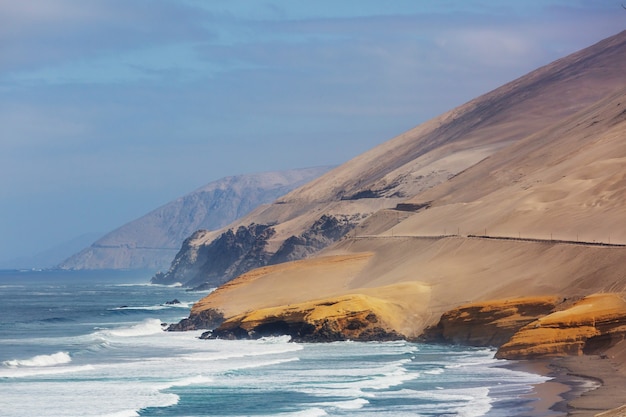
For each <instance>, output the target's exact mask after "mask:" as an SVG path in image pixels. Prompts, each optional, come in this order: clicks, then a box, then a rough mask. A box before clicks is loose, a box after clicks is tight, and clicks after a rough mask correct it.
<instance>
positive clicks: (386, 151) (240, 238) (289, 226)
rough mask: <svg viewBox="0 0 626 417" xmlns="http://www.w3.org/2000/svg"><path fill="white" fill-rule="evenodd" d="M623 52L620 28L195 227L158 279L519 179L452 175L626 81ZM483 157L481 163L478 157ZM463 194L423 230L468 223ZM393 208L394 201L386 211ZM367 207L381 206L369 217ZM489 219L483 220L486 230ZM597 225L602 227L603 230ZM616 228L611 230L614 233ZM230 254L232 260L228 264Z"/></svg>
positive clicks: (282, 249)
mask: <svg viewBox="0 0 626 417" xmlns="http://www.w3.org/2000/svg"><path fill="white" fill-rule="evenodd" d="M625 51H626V32H623V33H621V34H619V35H616V36H614V37H611V38H608V39H606V40H604V41H601V42H599V43H598V44H596V45H593V46H591V47H589V48H586V49H584V50H581V51H579V52H577V53H574V54H571V55H569V56H567V57H565V58H562V59H560V60H557V61H555V62H553V63H551V64H549V65H546V66H544V67H542V68H539V69H537V70H535V71H533V72H531V73H529V74H527V75H525V76H523V77H520V78H518V79H517V80H514V81H512V82H510V83H508V84H505V85H503V86H502V87H500V88H498V89H496V90H493V91H491V92H489V93H487V94H484V95H482V96H480V97H478V98H476V99H474V100H472V101H470V102H468V103H466V104H464V105H462V106H459V107H457V108H455V109H453V110H451V111H449V112H447V113H444V114H442V115H441V116H439V117H436V118H434V119H432V120H430V121H428V122H426V123H423V124H421V125H419V126H417V127H415V128H414V129H412V130H409V131H408V132H406V133H404V134H401V135H400V136H398V137H396V138H393V139H392V140H389V141H387V142H385V143H383V144H381V145H379V146H377V147H375V148H373V149H371V150H370V151H368V152H366V153H364V154H362V155H359V156H358V157H356V158H354V159H352V160H351V161H348V162H347V163H345V164H343V165H341V166H339V167H337V168H335V169H333V170H332V171H330V172H328V173H327V174H325V175H323V176H320V177H319V178H317V179H315V180H313V181H311V182H309V183H307V184H306V185H304V186H302V187H300V188H298V189H296V190H294V191H292V192H290V193H289V194H287V195H285V196H283V197H281V198H280V199H278V200H277V201H276V202H274V203H273V204H271V205H269V206H265V207H262V208H259V209H257V210H255V211H254V212H252V213H251V214H249V215H248V216H245V217H244V218H242V219H240V220H238V221H237V222H235V223H234V224H232V225H229V226H228V228H226V229H222V230H216V231H211V232H205V233H200V234H195V235H193V236H192V237H191V238H190V239H189V240H188V241H187V242H186V244H185V245H184V247H183V250H181V252H180V253H179V254H178V255H177V257H176V260H175V261H174V263H173V264H172V267H171V268H170V270H169V271H168V272H167V274H165V275H164V276H160V277H158V278H159V280H158V281H159V282H163V283H167V282H184V283H186V284H187V285H189V286H200V285H206V286H216V285H220V284H222V283H224V282H226V281H228V280H230V279H232V278H235V277H236V276H237V275H238V274H241V273H242V272H244V271H245V270H246V269H248V270H249V269H252V268H256V267H261V266H266V265H272V264H276V263H279V262H283V261H289V260H296V259H303V258H306V257H310V256H312V255H313V254H314V253H315V251H318V250H320V249H322V248H323V247H325V246H328V245H329V244H331V243H333V242H336V241H337V240H339V239H341V237H342V236H345V235H346V234H347V233H349V234H350V236H357V235H360V234H364V233H368V234H374V233H379V232H382V231H385V230H389V228H390V227H392V226H394V225H395V224H397V223H398V222H400V221H402V220H403V219H404V218H406V217H407V216H409V215H411V214H413V213H415V212H418V211H420V210H425V209H428V208H429V207H430V206H431V205H433V204H435V203H433V202H432V201H431V200H435V202H436V204H440V203H439V200H438V199H437V197H438V196H439V194H437V192H436V191H435V190H442V189H445V187H464V188H463V190H464V192H466V193H471V192H474V191H477V190H480V189H481V188H482V187H484V186H487V185H489V184H492V183H493V182H494V181H496V182H497V181H506V180H508V179H509V178H515V177H516V176H519V175H521V174H522V173H523V168H519V170H520V172H515V171H512V170H510V169H509V168H508V167H507V166H506V165H505V164H504V165H501V166H495V167H493V169H498V170H499V171H500V175H499V177H487V178H486V179H485V181H487V180H488V181H489V182H488V183H487V182H485V183H483V182H481V181H483V180H479V179H475V180H473V182H471V183H461V182H460V179H459V180H454V179H455V177H457V176H460V174H462V173H464V172H465V171H466V170H469V169H470V168H471V167H473V166H475V165H477V164H478V165H480V166H485V167H486V166H489V165H488V163H487V162H488V161H489V160H490V158H492V156H493V155H495V154H497V153H498V152H500V151H503V150H505V149H511V151H510V152H514V151H513V150H515V149H516V148H515V145H516V144H517V143H520V144H523V143H525V141H527V140H528V139H527V138H528V137H529V136H532V135H535V134H540V132H542V130H543V129H546V128H548V127H550V126H552V125H553V124H555V123H556V122H559V121H561V120H565V119H567V118H568V117H573V115H575V114H576V113H577V112H579V111H581V110H583V109H585V108H587V107H588V106H590V105H591V104H593V103H594V102H596V101H597V100H600V99H602V98H603V97H606V96H607V95H608V94H611V93H614V92H616V91H620V90H621V89H622V88H623V87H626V77H624V70H623V69H624V67H625V65H626V58H625V57H626V53H625ZM470 81H471V80H470ZM593 123H595V122H593ZM520 146H522V145H520ZM534 146H537V145H534ZM565 151H567V152H569V150H567V149H564V150H563V152H565ZM555 152H556V151H555ZM512 155H514V154H512ZM481 161H486V163H484V164H482V165H481V164H480V162H481ZM463 178H467V177H466V176H463ZM440 184H442V186H441V187H438V186H439V185H440ZM527 186H530V184H528V185H527ZM442 187H443V188H442ZM431 188H432V190H433V194H432V197H428V198H426V197H424V196H429V195H430V194H429V192H428V190H429V189H431ZM550 192H553V193H558V190H557V189H554V190H550ZM459 195H461V194H459ZM414 196H419V197H415V198H412V197H414ZM446 198H451V197H446ZM536 198H537V199H538V201H540V200H541V199H549V198H552V197H551V196H549V195H548V191H546V195H545V196H543V197H541V196H537V197H536ZM462 201H463V200H462V198H460V199H459V200H458V202H459V206H456V208H455V209H456V210H458V212H457V213H456V217H458V218H459V221H458V222H457V221H456V220H455V221H454V222H450V221H444V220H440V219H438V218H433V219H432V223H424V224H423V225H422V227H423V228H424V231H427V232H428V233H427V234H431V235H432V234H447V233H453V232H457V230H458V229H459V228H463V231H467V230H468V227H469V224H470V223H469V219H468V220H467V221H466V220H465V219H463V220H464V221H463V222H461V221H460V219H461V218H462V214H464V213H470V211H469V210H470V209H472V207H470V206H468V207H463V206H462V205H460V203H461V202H462ZM393 208H397V209H398V210H395V211H389V210H387V211H385V210H383V209H393ZM430 212H431V213H438V212H439V210H437V211H434V210H433V211H430ZM373 213H378V215H377V216H375V217H373V218H370V217H371V215H372V214H373ZM472 213H473V212H472ZM475 215H476V216H478V215H479V213H475ZM520 222H521V221H520ZM491 224H492V222H486V223H484V224H483V229H484V228H485V227H489V226H490V225H491ZM258 225H265V226H267V230H264V231H263V232H262V233H260V234H255V233H256V231H257V230H258ZM521 225H522V223H520V226H521ZM525 226H526V229H520V230H519V232H520V233H521V232H524V231H526V230H528V232H529V233H530V232H531V231H532V233H533V236H535V235H537V234H538V233H540V231H539V230H538V228H534V227H533V226H532V225H530V224H529V225H525ZM480 227H481V224H480V223H477V222H473V223H472V228H471V229H470V230H471V232H472V233H474V232H478V229H479V228H480ZM580 227H581V229H580V230H581V232H582V231H583V229H582V226H580ZM607 227H608V226H607ZM515 232H518V230H515ZM553 232H555V233H556V232H557V230H556V229H555V230H553ZM586 232H587V230H586V229H585V233H586ZM541 233H545V232H544V231H543V230H542V231H541ZM547 233H550V232H549V231H548V232H547ZM603 233H604V234H605V235H606V231H603ZM251 236H255V237H254V244H249V242H250V241H251ZM613 236H614V238H616V232H614V233H613ZM569 237H571V233H569V234H568V238H569ZM226 259H228V260H229V262H230V264H228V265H225V264H224V263H225V260H226Z"/></svg>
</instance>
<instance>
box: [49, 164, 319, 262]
mask: <svg viewBox="0 0 626 417" xmlns="http://www.w3.org/2000/svg"><path fill="white" fill-rule="evenodd" d="M329 169H330V167H318V168H307V169H299V170H291V171H282V172H266V173H259V174H249V175H239V176H234V177H226V178H222V179H220V180H218V181H214V182H211V183H209V184H207V185H205V186H204V187H201V188H199V189H197V190H195V191H193V192H191V193H189V194H187V195H184V196H182V197H180V198H178V199H176V200H174V201H172V202H170V203H167V204H165V205H164V206H162V207H159V208H158V209H156V210H154V211H152V212H150V213H148V214H146V215H145V216H142V217H140V218H139V219H137V220H134V221H131V222H130V223H127V224H125V225H123V226H121V227H120V228H118V229H116V230H114V231H112V232H110V233H108V234H106V235H105V236H104V237H102V238H100V239H99V240H97V241H96V242H94V243H93V244H92V245H91V246H89V247H87V248H85V249H83V250H82V251H80V252H78V253H76V254H75V255H73V256H71V257H70V258H68V259H66V260H65V261H63V262H62V263H61V264H60V265H59V267H60V268H63V269H118V268H123V269H128V268H130V269H152V270H158V269H166V268H167V267H168V266H169V265H170V263H171V261H172V259H173V258H174V256H175V255H176V254H177V252H178V251H179V250H180V248H181V244H182V243H183V241H184V240H185V239H186V238H188V237H189V236H190V235H192V234H193V233H194V232H195V231H197V230H200V229H207V230H215V229H219V228H222V227H224V226H226V225H228V224H229V223H231V222H232V221H234V220H236V219H238V218H240V217H242V216H244V215H246V214H248V213H249V212H250V211H252V210H253V209H255V208H257V207H258V206H260V205H262V204H267V203H271V202H272V201H274V200H276V199H277V198H278V197H280V196H282V195H284V194H286V193H287V192H289V191H291V190H293V189H294V188H296V187H298V186H300V185H302V184H304V183H306V182H308V181H310V180H312V179H314V178H315V177H317V176H319V175H322V174H323V173H324V172H326V171H328V170H329Z"/></svg>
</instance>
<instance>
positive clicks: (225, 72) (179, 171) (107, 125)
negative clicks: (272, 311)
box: [0, 0, 626, 263]
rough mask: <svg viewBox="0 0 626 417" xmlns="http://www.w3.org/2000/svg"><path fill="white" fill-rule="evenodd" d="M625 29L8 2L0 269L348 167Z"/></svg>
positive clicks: (1, 82)
mask: <svg viewBox="0 0 626 417" xmlns="http://www.w3.org/2000/svg"><path fill="white" fill-rule="evenodd" d="M625 27H626V11H624V10H623V9H622V7H621V3H620V2H619V1H613V0H572V1H557V0H542V1H538V0H535V1H523V2H521V1H503V0H468V1H462V2H459V1H445V0H439V1H413V0H396V1H389V2H381V1H378V0H342V1H329V0H317V1H304V0H302V1H298V0H278V1H272V0H267V1H263V0H259V1H246V0H239V1H237V0H234V1H233V0H228V1H221V0H211V1H200V0H90V1H85V0H41V1H37V2H17V1H14V0H0V263H2V261H6V260H8V259H12V258H14V257H18V256H25V255H29V254H34V253H37V252H39V251H41V250H44V249H46V248H48V247H51V246H53V245H55V244H57V243H59V242H62V241H66V240H69V239H72V238H74V237H76V236H78V235H81V234H84V233H88V232H107V231H110V230H112V229H114V228H116V227H118V226H121V225H122V224H124V223H126V222H128V221H131V220H133V219H135V218H137V217H139V216H141V215H143V214H145V213H147V212H148V211H150V210H152V209H154V208H156V207H158V206H160V205H162V204H164V203H166V202H168V201H170V200H172V199H174V198H176V197H178V196H181V195H183V194H186V193H188V192H190V191H192V190H194V189H195V188H197V187H200V186H202V185H204V184H206V183H208V182H210V181H213V180H216V179H218V178H221V177H223V176H228V175H236V174H242V173H251V172H261V171H270V170H283V169H291V168H301V167H308V166H317V165H328V164H340V163H342V162H344V161H346V160H348V159H350V158H352V157H354V156H356V155H358V154H360V153H361V152H363V151H365V150H367V149H370V148H372V147H373V146H375V145H377V144H379V143H381V142H384V141H385V140H387V139H390V138H392V137H393V136H395V135H397V134H400V133H402V132H403V131H405V130H408V129H409V128H411V127H413V126H415V125H418V124H419V123H421V122H423V121H425V120H427V119H429V118H431V117H434V116H436V115H438V114H440V113H442V112H444V111H446V110H449V109H451V108H452V107H454V106H457V105H460V104H462V103H464V102H465V101H467V100H470V99H472V98H474V97H476V96H477V95H480V94H482V93H485V92H487V91H489V90H491V89H493V88H496V87H498V86H500V85H501V84H503V83H505V82H507V81H510V80H512V79H514V78H516V77H518V76H521V75H523V74H525V73H527V72H528V71H530V70H532V69H535V68H537V67H539V66H541V65H544V64H547V63H549V62H551V61H553V60H554V59H557V58H559V57H562V56H565V55H567V54H569V53H571V52H574V51H576V50H578V49H581V48H583V47H585V46H588V45H591V44H593V43H595V42H597V41H599V40H601V39H603V38H605V37H608V36H611V35H613V34H616V33H618V32H619V31H621V30H623V29H624V28H625ZM5 263H6V262H5Z"/></svg>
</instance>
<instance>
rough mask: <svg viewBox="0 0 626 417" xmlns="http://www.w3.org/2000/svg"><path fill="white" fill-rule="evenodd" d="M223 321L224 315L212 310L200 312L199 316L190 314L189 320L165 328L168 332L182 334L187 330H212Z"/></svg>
mask: <svg viewBox="0 0 626 417" xmlns="http://www.w3.org/2000/svg"><path fill="white" fill-rule="evenodd" d="M223 321H224V315H223V314H222V313H221V312H220V311H218V310H214V309H207V310H203V311H201V312H200V313H199V314H192V315H190V316H189V318H186V319H182V320H181V321H180V322H178V323H176V324H172V325H170V326H169V327H168V328H167V331H168V332H182V331H187V330H201V329H214V328H216V327H217V326H219V325H220V324H222V322H223Z"/></svg>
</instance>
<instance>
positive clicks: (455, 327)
mask: <svg viewBox="0 0 626 417" xmlns="http://www.w3.org/2000/svg"><path fill="white" fill-rule="evenodd" d="M563 302H565V301H564V300H562V299H558V298H557V297H553V296H548V297H523V298H517V299H512V300H494V301H488V302H478V303H472V304H467V305H463V306H460V307H458V308H455V309H452V310H450V311H447V312H445V313H444V314H443V315H442V316H441V319H440V320H439V323H438V324H437V326H434V327H430V328H428V329H426V330H425V332H424V335H423V336H422V339H423V340H424V341H430V342H440V343H453V344H459V345H466V346H500V345H502V344H504V343H506V342H508V341H509V340H510V339H511V337H512V336H513V335H514V334H515V333H516V332H517V331H518V330H519V329H521V328H522V327H523V326H525V325H527V324H529V323H532V322H534V321H535V320H537V319H538V318H540V317H543V316H546V315H548V314H550V313H552V312H554V311H555V310H556V309H557V307H558V306H559V305H560V304H562V303H563Z"/></svg>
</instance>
